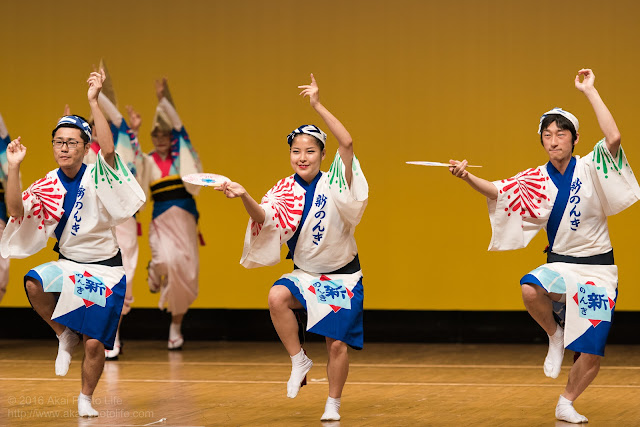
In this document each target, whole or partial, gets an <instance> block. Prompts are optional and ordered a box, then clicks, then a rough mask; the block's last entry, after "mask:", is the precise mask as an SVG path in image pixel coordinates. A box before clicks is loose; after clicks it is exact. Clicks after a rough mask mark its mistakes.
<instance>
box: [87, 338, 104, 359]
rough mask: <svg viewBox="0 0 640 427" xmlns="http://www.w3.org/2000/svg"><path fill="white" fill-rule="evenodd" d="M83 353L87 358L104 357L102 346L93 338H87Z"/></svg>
mask: <svg viewBox="0 0 640 427" xmlns="http://www.w3.org/2000/svg"><path fill="white" fill-rule="evenodd" d="M84 352H85V354H86V355H87V357H90V358H94V357H104V344H102V343H101V342H100V341H98V340H97V339H95V338H88V339H87V340H86V341H85V343H84Z"/></svg>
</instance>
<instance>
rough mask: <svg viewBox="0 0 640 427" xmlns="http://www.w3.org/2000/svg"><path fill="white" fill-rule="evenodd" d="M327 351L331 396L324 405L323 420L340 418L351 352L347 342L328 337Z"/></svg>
mask: <svg viewBox="0 0 640 427" xmlns="http://www.w3.org/2000/svg"><path fill="white" fill-rule="evenodd" d="M326 342H327V353H328V354H329V361H328V362H327V377H328V378H329V397H328V398H327V403H326V404H325V407H324V414H322V418H321V420H322V421H338V420H340V398H341V397H342V389H343V388H344V384H345V382H346V381H347V375H348V374H349V353H348V352H347V344H345V343H344V342H342V341H338V340H335V339H333V338H326Z"/></svg>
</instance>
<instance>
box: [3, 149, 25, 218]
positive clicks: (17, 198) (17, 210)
mask: <svg viewBox="0 0 640 427" xmlns="http://www.w3.org/2000/svg"><path fill="white" fill-rule="evenodd" d="M20 140H21V138H20V137H18V138H17V139H14V140H13V141H11V142H10V143H9V145H7V163H8V174H7V190H6V193H5V202H6V204H7V213H8V214H9V216H12V217H14V218H19V217H21V216H23V215H24V206H23V205H22V189H21V188H20V164H21V163H22V161H23V160H24V157H25V155H26V154H27V147H25V146H24V145H22V143H21V142H20Z"/></svg>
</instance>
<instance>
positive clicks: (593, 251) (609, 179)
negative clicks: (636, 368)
mask: <svg viewBox="0 0 640 427" xmlns="http://www.w3.org/2000/svg"><path fill="white" fill-rule="evenodd" d="M494 185H495V186H496V187H497V189H498V198H497V199H496V200H491V199H488V206H489V217H490V220H491V229H492V237H491V242H490V244H489V250H496V251H500V250H511V249H519V248H523V247H525V246H526V245H527V244H528V243H529V242H530V241H531V239H533V237H534V236H535V235H536V234H537V233H538V231H540V230H541V229H543V228H544V229H545V230H546V229H547V222H548V220H549V216H550V214H551V211H552V209H553V206H554V203H555V201H556V197H557V195H558V188H556V185H555V184H554V183H553V181H552V179H551V178H550V176H549V173H548V171H547V167H546V165H543V166H539V167H537V168H532V169H528V170H526V171H524V172H521V173H519V174H517V175H516V176H514V177H513V178H509V179H505V180H501V181H495V182H494ZM639 197H640V187H638V183H637V181H636V178H635V176H634V174H633V171H632V170H631V167H630V166H629V164H628V162H627V158H626V156H625V154H624V151H623V150H622V147H620V149H619V151H618V153H617V155H616V156H615V157H614V156H612V155H611V153H610V152H609V150H608V148H607V145H606V143H605V141H604V139H603V140H601V141H599V142H598V143H597V144H596V145H595V147H594V149H593V151H592V152H591V153H589V154H588V155H587V156H585V157H582V158H581V157H579V156H576V166H575V171H574V173H573V177H572V178H571V185H570V189H569V200H568V202H567V205H566V208H565V210H564V212H563V213H562V219H561V220H560V224H559V226H558V230H557V234H556V236H555V240H554V242H553V247H552V250H553V252H554V253H556V254H559V255H568V256H572V257H589V256H594V255H600V254H604V253H607V252H609V251H611V250H612V247H611V241H610V239H609V230H608V227H607V216H609V215H614V214H616V213H618V212H621V211H622V210H624V209H626V208H627V207H629V206H631V205H632V204H633V203H635V202H636V201H637V200H638V198H639ZM531 274H533V275H534V276H536V277H537V278H538V279H540V281H541V282H542V286H543V287H544V288H545V289H546V290H547V291H549V292H554V293H561V294H566V297H567V298H566V301H567V305H566V310H567V311H566V328H565V347H569V346H570V345H571V343H573V342H574V341H576V340H578V338H580V337H581V336H582V335H583V334H584V333H585V332H586V331H587V330H588V329H589V328H590V327H591V326H592V325H594V327H595V326H597V324H598V323H599V322H600V321H602V320H606V321H611V308H613V305H614V304H615V300H616V296H617V285H618V283H617V282H618V279H617V278H618V271H617V267H616V266H615V265H584V264H572V263H564V262H554V263H549V264H544V265H543V266H541V267H539V268H538V269H536V270H534V271H532V272H531ZM585 286H586V287H585ZM591 286H594V287H593V288H592V287H591ZM596 288H597V290H596ZM598 292H600V294H599V295H600V296H602V297H604V298H605V301H606V297H608V301H606V302H607V304H600V307H599V309H596V307H594V305H593V304H591V305H590V304H589V303H588V301H587V298H586V297H587V296H588V295H587V294H595V293H598ZM605 292H606V295H605ZM583 297H584V298H583ZM605 339H606V336H605ZM576 351H580V350H576Z"/></svg>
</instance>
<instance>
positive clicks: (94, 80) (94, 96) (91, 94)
mask: <svg viewBox="0 0 640 427" xmlns="http://www.w3.org/2000/svg"><path fill="white" fill-rule="evenodd" d="M106 78H107V75H106V74H105V72H104V70H100V72H96V71H94V72H92V73H91V74H90V75H89V78H88V79H87V83H89V90H88V91H87V98H89V102H91V101H95V102H98V95H100V91H101V90H102V83H104V81H105V79H106Z"/></svg>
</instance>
